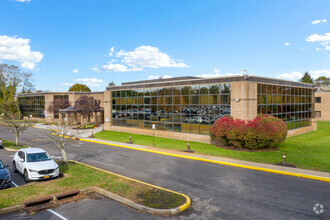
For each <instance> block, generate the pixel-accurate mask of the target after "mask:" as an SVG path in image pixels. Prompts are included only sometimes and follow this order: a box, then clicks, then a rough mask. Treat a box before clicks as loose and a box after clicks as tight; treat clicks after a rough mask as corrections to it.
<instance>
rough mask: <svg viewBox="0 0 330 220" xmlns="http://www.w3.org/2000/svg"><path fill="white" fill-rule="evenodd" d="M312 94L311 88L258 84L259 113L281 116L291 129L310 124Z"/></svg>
mask: <svg viewBox="0 0 330 220" xmlns="http://www.w3.org/2000/svg"><path fill="white" fill-rule="evenodd" d="M312 96H313V90H312V89H309V88H300V87H289V86H277V85H268V84H258V113H262V114H268V115H273V116H275V117H278V118H281V119H282V120H283V121H285V122H286V124H287V125H288V129H289V130H291V129H296V128H300V127H305V126H310V125H311V121H310V119H311V118H312V112H313V109H314V107H313V100H312Z"/></svg>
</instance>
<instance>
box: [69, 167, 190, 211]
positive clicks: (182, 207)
mask: <svg viewBox="0 0 330 220" xmlns="http://www.w3.org/2000/svg"><path fill="white" fill-rule="evenodd" d="M69 161H70V162H74V163H77V164H81V165H84V166H87V167H90V168H92V169H95V170H99V171H102V172H105V173H109V174H111V175H114V176H118V177H121V178H124V179H127V180H131V181H134V182H138V183H141V184H144V185H147V186H151V187H153V188H157V189H161V190H164V191H167V192H171V193H174V194H177V195H181V196H183V197H185V198H186V202H185V203H184V204H183V205H181V206H179V207H178V208H179V209H180V211H181V212H182V211H184V210H186V209H187V208H189V207H190V205H191V199H190V198H189V196H187V195H185V194H182V193H179V192H175V191H172V190H169V189H165V188H162V187H159V186H155V185H152V184H149V183H146V182H142V181H140V180H136V179H132V178H129V177H126V176H122V175H120V174H117V173H112V172H110V171H107V170H103V169H100V168H97V167H93V166H91V165H88V164H85V163H81V162H78V161H75V160H69Z"/></svg>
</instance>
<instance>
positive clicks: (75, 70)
mask: <svg viewBox="0 0 330 220" xmlns="http://www.w3.org/2000/svg"><path fill="white" fill-rule="evenodd" d="M71 72H73V73H78V72H79V70H78V69H74V70H72V71H71Z"/></svg>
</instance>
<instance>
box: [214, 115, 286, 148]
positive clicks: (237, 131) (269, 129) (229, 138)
mask: <svg viewBox="0 0 330 220" xmlns="http://www.w3.org/2000/svg"><path fill="white" fill-rule="evenodd" d="M287 131H288V128H287V125H286V123H285V122H284V121H282V120H281V119H279V118H276V117H273V116H270V115H258V116H257V117H256V118H255V119H253V120H250V121H247V122H245V121H244V120H240V119H233V118H232V117H228V116H227V117H224V118H220V119H218V120H217V121H216V122H215V124H214V125H213V126H212V127H211V132H210V133H211V139H212V141H213V142H214V143H215V144H217V145H227V146H233V147H236V148H248V149H261V148H274V147H277V146H278V145H279V144H281V143H283V142H284V140H285V138H286V136H287Z"/></svg>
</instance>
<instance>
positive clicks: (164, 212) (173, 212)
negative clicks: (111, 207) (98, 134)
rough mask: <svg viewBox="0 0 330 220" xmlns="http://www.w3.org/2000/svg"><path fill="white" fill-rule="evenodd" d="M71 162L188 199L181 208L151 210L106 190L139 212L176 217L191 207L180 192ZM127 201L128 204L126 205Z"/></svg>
mask: <svg viewBox="0 0 330 220" xmlns="http://www.w3.org/2000/svg"><path fill="white" fill-rule="evenodd" d="M80 140H81V139H80ZM69 161H70V162H74V163H77V164H81V165H84V166H87V167H90V168H92V169H95V170H99V171H102V172H105V173H109V174H111V175H114V176H118V177H121V178H124V179H127V180H131V181H134V182H138V183H142V184H145V185H147V186H151V187H153V188H157V189H160V190H164V191H167V192H171V193H174V194H177V195H180V196H183V197H185V198H186V202H185V203H184V204H183V205H181V206H179V207H177V208H173V209H154V208H149V207H147V206H143V205H140V204H137V203H135V202H133V201H131V200H129V199H126V198H123V197H121V196H118V195H116V194H114V193H111V192H109V191H106V190H104V191H105V192H106V193H107V194H108V195H109V196H114V197H113V199H114V200H116V199H115V198H122V199H123V200H122V201H119V202H122V203H124V204H127V205H129V206H132V207H133V208H136V209H138V210H141V211H146V212H149V213H151V214H162V215H168V214H171V215H176V214H178V213H181V212H183V211H184V210H186V209H187V208H189V207H190V205H191V199H190V198H189V197H188V196H187V195H185V194H182V193H179V192H175V191H172V190H169V189H165V188H162V187H159V186H155V185H152V184H149V183H146V182H142V181H140V180H136V179H132V178H129V177H126V176H122V175H119V174H116V173H112V172H109V171H107V170H103V169H100V168H97V167H93V166H91V165H88V164H85V163H81V162H78V161H75V160H69ZM95 188H96V187H95ZM100 190H103V189H100ZM111 194H112V195H111ZM107 197H108V196H107ZM116 201H117V200H116ZM126 201H127V202H128V203H126ZM131 204H132V205H131Z"/></svg>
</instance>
